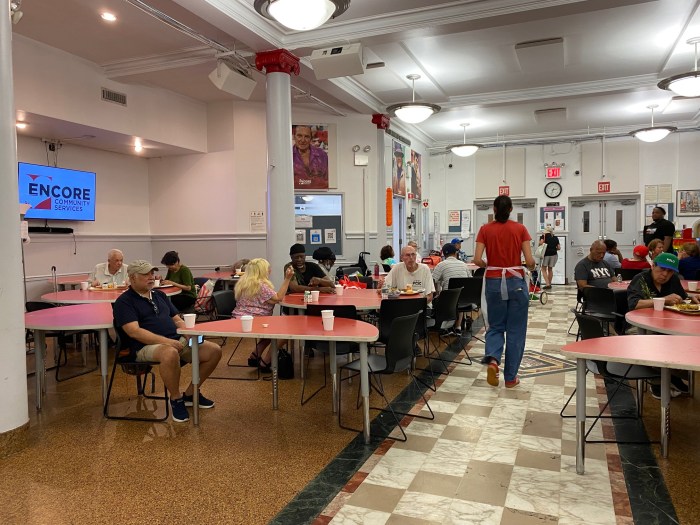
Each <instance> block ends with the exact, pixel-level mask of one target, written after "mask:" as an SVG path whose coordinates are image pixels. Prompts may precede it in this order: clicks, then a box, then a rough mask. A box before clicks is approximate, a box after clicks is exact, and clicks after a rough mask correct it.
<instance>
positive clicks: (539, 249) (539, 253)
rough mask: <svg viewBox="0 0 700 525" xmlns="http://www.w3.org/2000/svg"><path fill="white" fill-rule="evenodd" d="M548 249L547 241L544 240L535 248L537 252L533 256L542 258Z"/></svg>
mask: <svg viewBox="0 0 700 525" xmlns="http://www.w3.org/2000/svg"><path fill="white" fill-rule="evenodd" d="M546 251H547V243H546V242H543V243H542V244H540V245H539V246H538V247H537V248H536V249H535V253H534V254H533V257H534V258H535V259H539V260H541V259H542V257H544V252H546Z"/></svg>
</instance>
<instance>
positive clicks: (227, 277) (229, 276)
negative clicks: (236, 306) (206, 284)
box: [202, 270, 238, 281]
mask: <svg viewBox="0 0 700 525" xmlns="http://www.w3.org/2000/svg"><path fill="white" fill-rule="evenodd" d="M202 277H206V278H207V279H221V280H222V281H231V280H233V279H238V276H237V275H233V271H231V270H228V271H224V272H209V273H205V274H203V275H202Z"/></svg>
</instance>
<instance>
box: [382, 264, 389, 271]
mask: <svg viewBox="0 0 700 525" xmlns="http://www.w3.org/2000/svg"><path fill="white" fill-rule="evenodd" d="M382 268H384V271H385V272H390V271H391V265H390V264H384V263H382Z"/></svg>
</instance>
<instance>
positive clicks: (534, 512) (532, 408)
mask: <svg viewBox="0 0 700 525" xmlns="http://www.w3.org/2000/svg"><path fill="white" fill-rule="evenodd" d="M572 296H573V294H572V293H571V290H570V289H563V288H562V289H560V290H555V292H554V293H553V294H552V295H550V303H548V305H546V306H541V305H540V306H537V307H536V308H533V309H532V310H531V315H530V336H529V337H528V349H529V350H530V351H531V352H532V354H531V356H530V361H529V366H530V368H531V369H530V370H529V371H528V372H527V374H526V375H529V377H527V378H525V379H524V380H523V384H522V385H521V387H519V388H517V389H514V390H512V391H505V390H504V389H503V388H502V387H501V388H500V389H499V390H495V389H493V388H492V387H489V386H488V385H486V384H485V381H484V380H483V372H482V370H481V367H480V366H479V365H478V364H476V363H475V365H474V366H472V367H462V366H458V367H456V368H455V370H454V371H453V373H452V374H451V375H450V376H443V378H442V380H441V384H440V387H439V388H438V392H437V393H436V394H434V395H433V397H432V398H431V405H432V406H433V409H434V410H435V411H436V415H437V416H436V420H435V422H431V423H426V422H424V421H421V420H413V421H412V422H411V421H410V418H409V419H406V420H405V422H404V425H407V432H408V434H409V440H408V442H407V443H405V444H398V443H396V444H395V443H394V442H393V441H391V440H387V441H386V442H384V441H383V440H382V439H374V440H373V444H372V445H370V446H365V445H363V444H361V443H359V440H358V439H357V437H356V434H354V433H352V432H349V431H346V430H342V429H340V428H339V427H338V425H337V420H336V418H335V416H334V415H333V414H332V412H331V409H330V407H331V403H330V392H329V389H325V390H324V391H322V393H321V394H320V395H319V396H317V397H316V398H314V399H313V400H312V401H311V402H309V403H308V404H307V405H305V406H303V407H301V406H300V405H299V394H300V389H301V382H300V381H299V380H298V379H295V380H292V381H283V382H281V383H280V386H281V392H280V410H278V411H275V412H273V411H272V410H271V385H270V383H269V382H268V381H251V382H242V381H223V380H216V381H214V380H211V381H209V382H208V383H206V384H205V386H204V388H203V391H204V392H205V394H206V395H207V396H208V397H211V398H213V399H215V400H216V402H217V406H216V407H215V408H214V409H212V410H208V411H202V412H201V425H200V427H199V428H195V427H194V426H193V425H192V423H191V422H189V423H184V424H179V423H173V422H167V423H141V422H128V421H107V420H104V419H103V418H102V412H101V405H100V387H99V375H98V374H97V373H91V374H88V375H86V376H83V377H80V378H76V379H72V380H69V381H66V382H63V383H59V384H56V383H55V382H54V381H53V379H52V378H50V379H49V381H48V392H47V396H46V398H45V405H44V406H45V408H44V410H43V411H42V412H41V413H37V412H36V411H35V409H34V408H33V403H34V399H33V384H34V382H33V377H30V378H28V386H29V389H28V390H29V392H30V403H31V406H32V408H31V409H30V417H31V426H30V436H29V443H30V444H29V446H28V447H27V448H26V449H25V450H23V451H22V452H20V453H18V454H15V455H13V456H11V457H9V458H6V459H3V460H0V509H1V510H0V522H2V523H55V524H61V523H88V522H89V523H117V522H119V523H136V522H143V521H144V520H147V521H148V522H150V523H173V524H176V523H192V522H208V523H246V524H262V523H269V522H272V523H285V524H286V523H288V524H294V525H296V524H298V523H299V524H300V523H310V522H315V523H319V524H320V523H328V522H330V521H331V520H332V523H343V524H346V523H401V524H409V525H410V524H428V523H464V524H469V523H500V524H504V525H506V524H525V525H527V524H529V523H535V522H536V523H561V524H564V523H617V524H624V523H632V522H633V518H632V516H634V522H635V523H642V524H646V523H675V522H676V521H674V519H673V518H674V508H673V507H674V506H675V516H677V522H680V523H689V524H692V523H700V513H698V511H697V509H696V508H695V502H696V501H697V496H698V495H700V494H699V492H700V491H699V490H698V489H697V481H696V478H697V476H696V472H697V466H698V465H700V451H699V450H698V448H697V446H696V443H697V439H696V434H697V429H698V428H700V421H698V416H697V410H695V409H696V408H697V407H696V406H695V404H696V403H697V402H696V401H694V400H692V399H689V398H679V399H676V400H674V401H673V404H672V414H673V434H672V441H671V452H670V457H669V459H668V460H659V467H658V468H656V467H655V465H653V463H654V458H653V455H652V454H651V453H649V450H651V451H654V452H655V451H656V447H651V448H650V447H637V449H639V448H645V449H646V453H647V456H645V457H643V458H642V457H638V456H637V455H638V454H639V452H638V451H632V452H629V451H627V450H625V449H623V448H622V447H621V449H620V452H619V454H618V451H617V447H616V446H611V445H606V446H604V445H594V446H589V447H588V450H587V453H588V457H589V458H590V459H589V460H588V461H587V468H589V469H590V472H591V477H590V478H587V479H586V480H580V479H579V478H580V477H577V476H576V475H575V474H573V473H572V472H573V470H572V468H573V463H572V462H573V447H572V443H573V430H572V429H573V424H571V425H570V424H569V423H570V422H571V423H572V420H566V421H562V420H561V419H560V418H559V417H558V411H559V408H560V407H561V403H562V398H563V397H564V396H566V394H567V393H568V392H570V391H571V387H572V385H573V383H574V373H573V372H563V370H565V369H566V366H567V365H566V363H560V362H559V361H558V360H557V359H558V358H561V356H560V355H558V352H557V349H558V347H559V346H560V345H561V344H562V343H563V342H564V341H566V340H567V336H566V329H567V328H568V325H569V322H570V321H569V314H568V307H569V303H570V302H571V301H572ZM230 347H231V344H229V345H227V349H230ZM481 351H482V350H481ZM248 352H249V348H248V347H245V348H242V349H241V350H239V353H240V356H241V358H242V359H245V357H246V356H247V354H248ZM479 353H480V349H479V344H477V345H474V348H473V350H472V354H474V355H478V354H479ZM225 355H228V352H225ZM29 362H30V365H29V366H30V367H31V358H30V359H29ZM321 366H322V365H321V359H319V358H318V357H317V358H314V359H313V360H312V369H313V370H312V378H313V380H318V379H319V378H320V375H321V373H320V369H321ZM558 367H559V368H561V370H562V371H560V372H559V373H555V374H551V375H538V374H540V373H541V372H543V371H548V372H552V371H556V370H555V369H556V368H558ZM230 371H231V369H228V370H224V366H223V363H222V364H221V365H220V370H218V371H217V375H223V374H228V373H230ZM235 372H239V373H240V369H239V370H236V371H235ZM122 377H123V376H122ZM129 379H131V378H129ZM387 379H388V380H389V381H388V382H386V383H385V384H386V385H387V386H388V388H389V390H390V391H391V393H392V396H393V395H396V394H398V393H399V392H400V391H401V390H402V389H403V388H404V386H406V385H407V384H408V378H407V377H406V376H405V375H397V376H391V377H390V378H387ZM184 381H185V378H184V377H183V387H184V386H185V385H184ZM589 381H590V382H589V390H588V396H589V398H588V399H589V403H590V405H591V406H594V405H595V404H597V403H598V402H600V400H601V399H604V395H605V394H604V387H603V386H602V384H601V383H600V381H598V383H597V384H596V383H595V382H593V378H590V379H589ZM356 386H357V385H356V383H355V384H354V385H352V386H351V387H348V386H347V385H344V397H343V402H344V407H343V418H344V421H345V419H346V418H347V421H345V422H346V423H350V424H354V425H356V426H359V425H360V421H359V418H358V417H357V415H358V414H357V412H356V411H355V410H354V401H355V398H354V391H355V390H354V389H355V388H356ZM115 388H116V389H117V391H116V392H117V399H118V400H122V401H124V402H123V403H120V404H119V405H118V406H117V407H116V408H117V409H130V410H131V409H133V407H136V401H135V400H134V396H133V393H134V385H133V383H132V382H131V381H127V380H120V381H118V382H117V384H116V387H115ZM348 388H351V389H352V394H350V395H347V393H349V392H350V391H349V390H348ZM596 390H597V397H596ZM129 395H131V401H130V402H126V400H127V397H128V396H129ZM153 403H154V402H153V401H145V402H143V405H142V406H144V407H145V408H146V410H149V411H150V410H153ZM657 407H658V402H656V401H655V400H653V399H651V397H648V400H647V403H646V408H645V421H646V427H647V429H649V433H650V434H651V435H652V437H653V434H654V432H658V429H657V421H658V413H657V412H656V410H657ZM419 408H420V407H419ZM569 427H571V428H569ZM373 428H374V427H373ZM607 431H609V429H608V430H606V432H607ZM598 432H600V430H599V431H598ZM604 447H605V448H604ZM647 461H650V462H651V464H649V465H647V463H645V462H647ZM635 465H636V466H639V467H640V468H636V469H635V468H634V467H635ZM641 465H643V466H644V468H641ZM630 467H632V468H630ZM623 472H624V474H623ZM635 472H636V474H635ZM650 473H651V474H650ZM655 473H656V474H655ZM659 474H663V478H665V481H666V486H667V487H668V489H669V492H670V494H671V498H672V501H673V505H672V506H669V505H670V504H669V505H667V506H665V507H664V505H663V501H661V505H659V504H658V503H659V501H660V500H662V499H663V494H662V492H663V490H661V491H659V485H658V480H659V479H661V476H660V475H659ZM623 476H626V478H625V477H623ZM594 478H595V479H594ZM632 478H635V479H632ZM650 478H655V479H656V481H654V482H653V483H652V482H650V481H649V479H650ZM348 480H349V482H348ZM635 481H636V482H635ZM661 488H662V489H663V488H664V487H663V483H662V485H661ZM628 491H629V498H627V492H628ZM659 494H661V495H659ZM567 498H568V499H567ZM448 500H449V501H448ZM629 500H632V501H631V503H632V504H631V506H630V501H629ZM587 501H589V502H590V505H591V507H589V506H588V505H587V504H586V502H587ZM448 503H449V504H448ZM667 503H668V502H667ZM645 504H646V506H644V505H645ZM640 505H641V506H640ZM635 507H637V510H635ZM590 508H593V509H594V510H593V512H591V510H590ZM639 508H641V509H643V510H642V511H640V510H639ZM649 508H652V509H654V508H659V509H661V510H659V511H656V512H655V513H654V512H653V511H649ZM669 508H670V512H669ZM447 509H449V512H448V510H447Z"/></svg>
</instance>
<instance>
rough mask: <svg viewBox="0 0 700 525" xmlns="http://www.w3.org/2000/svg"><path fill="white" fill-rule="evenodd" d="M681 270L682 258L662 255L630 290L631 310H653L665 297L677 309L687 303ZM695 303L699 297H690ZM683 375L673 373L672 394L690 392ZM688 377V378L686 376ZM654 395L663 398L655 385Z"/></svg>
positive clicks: (669, 304)
mask: <svg viewBox="0 0 700 525" xmlns="http://www.w3.org/2000/svg"><path fill="white" fill-rule="evenodd" d="M677 271H678V257H676V256H675V255H673V254H671V253H662V254H661V255H658V256H657V257H656V259H654V266H653V267H652V268H651V269H650V270H644V271H643V272H641V273H639V274H637V275H635V276H634V278H633V279H632V281H631V282H630V285H629V286H628V287H627V303H628V306H629V309H630V310H640V309H642V308H653V306H654V300H653V298H654V297H663V298H664V305H668V306H673V305H675V304H680V303H683V302H684V300H685V299H688V294H687V293H686V292H685V290H684V289H683V286H682V285H681V281H680V279H679V278H678V275H676V272H677ZM690 300H691V302H693V303H695V304H698V303H699V302H700V301H699V300H698V297H697V295H692V296H690ZM680 376H686V373H685V372H683V371H680V370H679V371H675V370H672V371H671V393H672V394H674V391H675V392H677V393H676V394H675V395H678V393H688V391H689V389H688V385H686V384H685V383H684V382H683V380H682V379H681V377H680ZM686 377H687V376H686ZM651 389H652V390H651V392H652V395H653V396H654V397H655V398H657V399H660V396H661V387H660V386H659V385H652V387H651Z"/></svg>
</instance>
